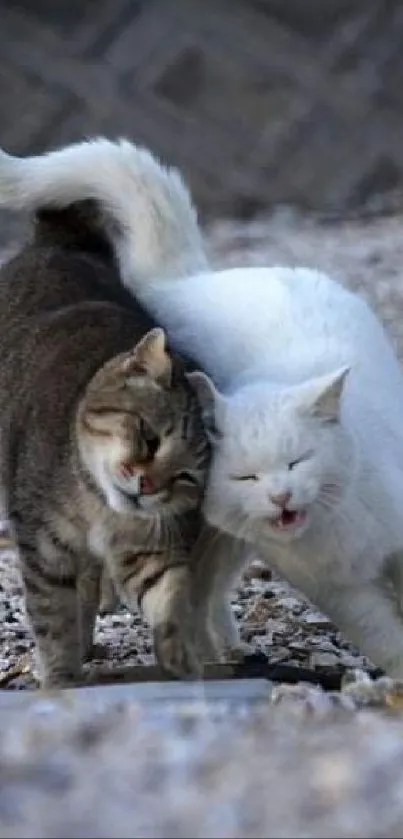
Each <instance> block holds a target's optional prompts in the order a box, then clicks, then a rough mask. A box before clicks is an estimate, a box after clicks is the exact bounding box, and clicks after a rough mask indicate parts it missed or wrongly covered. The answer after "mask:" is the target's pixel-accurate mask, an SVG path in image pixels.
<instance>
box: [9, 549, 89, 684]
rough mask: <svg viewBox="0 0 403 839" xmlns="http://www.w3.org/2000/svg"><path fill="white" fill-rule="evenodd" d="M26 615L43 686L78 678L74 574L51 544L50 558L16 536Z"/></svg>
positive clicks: (80, 669)
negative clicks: (56, 559) (57, 559)
mask: <svg viewBox="0 0 403 839" xmlns="http://www.w3.org/2000/svg"><path fill="white" fill-rule="evenodd" d="M18 543H19V544H18V547H19V552H20V561H21V570H22V578H23V582H24V587H25V604H26V611H27V615H28V618H29V621H30V624H31V627H32V631H33V634H34V638H35V642H36V657H37V666H38V671H39V672H38V675H39V680H40V683H41V686H42V687H46V688H50V687H63V686H68V685H71V684H74V683H76V682H77V681H79V680H80V679H81V675H82V668H81V647H80V637H79V623H78V598H77V577H76V574H75V571H74V570H73V569H72V567H71V564H70V562H64V561H63V560H65V557H64V556H63V554H62V555H60V553H59V560H60V561H56V562H54V561H53V559H55V558H56V557H55V554H56V553H57V552H59V549H58V548H56V546H54V547H53V554H54V556H53V557H52V561H49V556H48V555H44V554H43V553H41V552H39V551H38V550H37V548H36V546H34V545H33V544H30V542H29V541H22V540H21V539H18Z"/></svg>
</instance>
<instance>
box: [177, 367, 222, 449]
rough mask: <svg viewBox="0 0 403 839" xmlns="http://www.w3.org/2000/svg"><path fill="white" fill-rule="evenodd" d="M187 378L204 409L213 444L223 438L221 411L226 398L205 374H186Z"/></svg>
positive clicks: (207, 428) (204, 419) (204, 418)
mask: <svg viewBox="0 0 403 839" xmlns="http://www.w3.org/2000/svg"><path fill="white" fill-rule="evenodd" d="M186 378H187V379H188V381H189V384H190V385H191V387H192V388H193V390H194V391H195V393H196V396H197V398H198V401H199V404H200V406H201V409H202V414H203V422H204V425H205V428H206V431H207V434H208V435H209V437H210V440H211V442H212V443H214V442H216V441H217V440H218V439H220V437H221V436H222V434H221V432H220V428H219V417H220V413H221V411H220V409H222V407H223V405H224V397H223V396H221V393H219V392H218V390H217V388H216V387H215V386H214V384H213V382H212V381H211V379H210V378H209V377H208V376H206V374H205V373H201V372H200V371H195V372H194V373H186Z"/></svg>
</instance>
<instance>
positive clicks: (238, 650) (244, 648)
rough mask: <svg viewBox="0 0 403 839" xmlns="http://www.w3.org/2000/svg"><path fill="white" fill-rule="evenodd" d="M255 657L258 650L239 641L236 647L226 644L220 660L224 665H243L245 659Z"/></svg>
mask: <svg viewBox="0 0 403 839" xmlns="http://www.w3.org/2000/svg"><path fill="white" fill-rule="evenodd" d="M254 655H256V649H255V648H254V647H252V645H251V644H247V643H246V641H237V643H236V644H235V645H232V644H230V645H228V644H226V645H225V646H224V648H223V650H222V652H221V656H220V658H221V661H222V662H223V663H228V664H231V663H232V662H236V663H237V664H242V662H243V661H245V659H248V658H249V657H250V656H254Z"/></svg>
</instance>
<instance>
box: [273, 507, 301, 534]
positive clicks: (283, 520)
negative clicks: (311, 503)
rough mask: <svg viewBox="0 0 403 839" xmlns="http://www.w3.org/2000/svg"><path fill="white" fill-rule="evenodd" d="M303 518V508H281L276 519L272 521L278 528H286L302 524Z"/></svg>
mask: <svg viewBox="0 0 403 839" xmlns="http://www.w3.org/2000/svg"><path fill="white" fill-rule="evenodd" d="M305 519H306V512H305V511H304V510H283V511H282V513H281V515H280V516H279V517H278V519H276V520H275V521H274V522H273V525H274V527H278V528H279V530H287V529H288V528H292V527H296V526H297V525H300V524H303V523H304V521H305Z"/></svg>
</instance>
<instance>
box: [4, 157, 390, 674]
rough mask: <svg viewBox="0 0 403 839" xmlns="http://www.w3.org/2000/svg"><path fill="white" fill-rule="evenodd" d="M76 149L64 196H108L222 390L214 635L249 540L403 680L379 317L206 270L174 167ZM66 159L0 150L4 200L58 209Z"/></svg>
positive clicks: (296, 288)
mask: <svg viewBox="0 0 403 839" xmlns="http://www.w3.org/2000/svg"><path fill="white" fill-rule="evenodd" d="M95 147H96V153H95V154H93V157H92V159H91V152H94V151H95ZM74 155H75V156H76V159H77V161H81V169H80V167H78V166H77V175H74V177H73V176H71V177H70V179H69V189H70V193H71V195H73V196H74V197H75V198H76V199H77V200H78V199H83V198H87V197H96V198H97V199H98V200H99V201H100V204H101V206H102V207H103V209H104V223H105V230H106V233H107V236H108V238H109V241H110V242H111V243H112V245H113V247H114V251H115V254H116V258H117V260H118V264H119V270H120V274H121V277H122V281H123V283H124V285H125V286H126V288H128V289H129V291H131V292H133V293H135V294H136V295H138V296H139V297H140V299H141V300H142V302H143V303H144V304H145V305H146V307H147V308H148V310H149V311H150V312H151V313H152V314H153V316H154V317H157V319H158V320H159V321H160V322H161V323H162V324H163V325H164V326H165V327H166V328H167V330H168V332H169V334H170V337H171V339H172V340H173V342H174V344H175V346H176V347H177V348H178V349H179V350H182V351H184V350H185V351H187V352H189V353H190V354H191V355H192V356H193V357H194V358H195V359H196V360H197V362H198V363H199V364H200V365H201V366H202V367H204V369H205V370H206V371H207V372H208V373H209V374H210V375H211V376H212V377H213V379H214V381H215V384H216V386H217V387H219V388H221V389H222V390H223V394H220V393H219V392H218V391H217V390H216V389H215V388H214V386H213V385H212V383H211V381H209V380H208V379H207V377H203V376H200V375H198V376H197V375H196V376H195V377H194V379H193V385H194V386H195V387H196V388H197V389H198V392H199V396H200V399H201V400H202V401H203V402H204V405H205V414H206V418H207V419H208V421H209V422H211V425H212V427H213V430H212V434H213V438H214V439H215V446H216V450H215V453H214V457H213V464H212V469H211V473H210V478H209V484H208V491H207V497H206V501H205V505H204V510H205V514H206V516H207V519H208V521H209V522H210V524H211V525H212V526H213V528H217V529H218V530H215V531H213V534H212V538H211V539H209V538H207V544H208V548H207V549H205V546H204V547H203V544H202V542H203V540H202V542H201V543H199V547H200V545H201V555H200V557H199V559H198V562H197V563H196V566H197V568H198V574H197V575H196V580H197V584H196V590H197V592H198V594H199V601H200V613H201V614H202V615H203V617H204V613H205V610H206V603H208V604H209V610H210V612H211V616H212V617H213V624H214V627H213V628H214V631H215V632H216V633H217V634H218V635H219V636H220V641H221V642H222V644H224V645H226V646H228V645H233V643H235V641H236V633H235V628H234V625H233V621H232V619H231V614H230V612H229V611H228V609H227V608H226V607H225V605H224V598H223V595H224V593H225V592H226V590H227V588H228V587H229V585H230V584H232V583H233V581H234V579H235V577H236V574H237V573H239V570H240V568H241V567H242V565H243V563H244V562H245V556H246V553H245V551H244V546H245V545H250V546H252V547H253V548H254V549H255V550H257V551H258V552H259V553H260V555H261V556H262V557H264V558H265V559H266V560H267V561H268V562H269V563H270V564H271V565H272V566H274V567H275V568H276V569H277V570H278V571H279V572H280V573H281V574H282V575H283V576H285V577H286V578H288V579H289V580H290V582H291V583H293V584H295V585H296V586H297V587H299V588H300V589H301V590H302V591H304V592H305V594H307V595H308V596H309V597H311V598H312V600H314V601H315V602H316V603H317V604H318V605H319V606H320V607H321V608H322V609H323V610H324V611H325V612H327V613H328V614H329V615H330V617H331V618H333V620H334V621H335V623H336V624H337V625H338V626H339V628H340V629H341V630H343V631H344V632H345V633H346V635H347V636H348V637H349V638H350V639H351V640H352V641H353V642H355V643H356V644H357V646H359V647H360V648H361V650H362V652H364V653H366V654H367V655H368V656H369V657H370V658H371V659H372V660H373V661H374V663H375V664H377V665H378V666H380V667H382V668H383V669H385V670H386V671H388V673H389V674H391V675H396V676H400V677H401V676H403V619H402V614H401V606H402V603H401V601H402V593H403V517H402V515H401V502H402V498H403V431H402V418H403V379H402V374H401V371H400V368H399V366H398V363H397V360H396V358H395V356H394V353H393V351H392V349H391V347H390V345H389V342H388V340H387V338H386V336H385V334H384V332H383V329H382V327H381V326H380V324H379V322H378V321H377V319H376V318H375V316H374V315H373V314H372V313H371V311H370V310H369V308H368V307H367V305H366V304H365V302H364V301H363V300H361V299H359V298H358V297H356V296H355V295H352V294H350V293H348V292H347V291H345V290H343V289H342V288H341V287H340V286H339V285H338V284H337V283H335V282H333V281H332V280H331V279H329V278H328V277H325V276H323V275H320V274H319V273H317V272H314V271H309V270H303V269H295V270H293V269H286V268H272V269H242V270H233V271H225V272H217V273H213V272H210V271H209V270H208V268H206V266H205V265H204V264H203V259H200V247H199V241H198V237H197V235H196V233H195V219H194V213H193V211H192V210H191V208H190V209H189V208H188V212H187V213H186V211H185V212H183V211H184V204H183V195H184V193H183V189H184V188H183V185H181V184H178V181H177V175H172V176H171V177H170V172H169V170H168V171H166V170H164V169H162V168H161V167H160V168H159V170H158V164H157V163H156V161H153V164H152V165H150V161H149V159H148V158H145V157H144V153H143V152H141V151H140V152H139V150H137V149H136V148H135V147H133V146H129V145H128V144H126V145H125V146H123V147H121V146H119V145H108V144H107V143H106V142H105V141H99V142H98V144H97V143H95V144H93V145H92V146H91V145H85V144H84V145H83V146H81V147H76V148H75V150H74ZM101 160H103V164H104V165H103V169H102V174H100V172H101V169H100V161H101ZM69 161H70V163H71V157H70V158H68V157H66V158H65V159H64V158H63V157H61V156H60V155H59V157H58V156H57V155H53V156H52V155H49V156H48V158H45V159H42V160H41V159H38V158H37V159H33V160H32V161H31V162H30V161H29V160H28V161H24V162H23V163H21V162H20V161H17V162H16V161H14V160H12V161H11V163H10V159H9V158H7V159H5V160H4V161H3V166H2V167H1V166H0V184H1V183H2V182H3V183H4V184H5V187H6V191H7V192H8V201H9V203H14V206H20V205H21V204H23V203H24V201H27V202H28V204H29V205H30V206H36V205H37V203H38V201H40V200H41V196H42V195H43V193H45V194H49V193H51V197H52V202H53V203H54V204H55V205H56V206H59V205H62V206H63V190H64V188H65V183H66V179H68V171H67V170H68V163H69ZM2 169H3V171H2ZM123 183H125V186H126V188H125V189H123V188H122V186H121V185H122V184H123ZM168 183H169V189H167V184H168ZM139 184H140V185H141V190H140V191H139V189H138V186H139ZM167 198H168V204H169V206H170V212H167ZM187 201H188V197H187ZM178 202H179V205H180V207H181V212H179V211H178ZM185 203H186V202H185ZM188 203H189V201H188ZM147 210H151V211H150V212H147ZM151 234H152V235H151ZM147 243H148V244H150V243H154V245H155V243H156V245H155V248H154V252H155V255H156V257H155V260H154V261H153V260H152V259H151V257H150V253H152V249H151V248H149V247H148V248H147ZM164 253H165V256H164ZM192 272H193V275H192ZM223 534H227V537H225V535H223ZM234 537H235V538H234ZM226 540H227V541H226ZM228 544H230V545H232V546H233V547H234V554H232V552H231V551H229V552H227V551H226V546H228ZM208 646H209V628H208V627H206V647H207V648H208ZM213 646H214V644H213Z"/></svg>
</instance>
